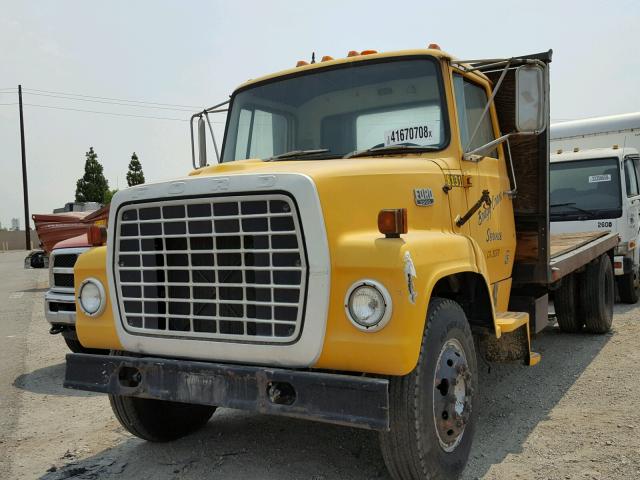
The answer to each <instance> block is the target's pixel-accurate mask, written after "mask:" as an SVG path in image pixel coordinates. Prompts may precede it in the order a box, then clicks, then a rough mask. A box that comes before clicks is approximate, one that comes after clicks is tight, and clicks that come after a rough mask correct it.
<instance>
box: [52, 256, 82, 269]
mask: <svg viewBox="0 0 640 480" xmlns="http://www.w3.org/2000/svg"><path fill="white" fill-rule="evenodd" d="M77 260H78V254H77V253H61V254H59V255H54V257H53V266H54V267H59V268H73V266H74V265H75V264H76V261H77Z"/></svg>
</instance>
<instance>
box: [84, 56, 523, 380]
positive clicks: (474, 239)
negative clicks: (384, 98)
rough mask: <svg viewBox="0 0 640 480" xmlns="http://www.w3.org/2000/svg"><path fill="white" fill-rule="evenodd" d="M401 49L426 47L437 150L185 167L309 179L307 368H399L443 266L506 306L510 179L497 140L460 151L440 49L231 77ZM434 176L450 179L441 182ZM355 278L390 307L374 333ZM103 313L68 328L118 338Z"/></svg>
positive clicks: (507, 324)
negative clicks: (477, 152)
mask: <svg viewBox="0 0 640 480" xmlns="http://www.w3.org/2000/svg"><path fill="white" fill-rule="evenodd" d="M403 55H432V56H434V57H436V58H437V59H438V61H439V62H440V64H441V66H442V69H443V81H444V88H445V91H444V94H445V99H446V103H447V105H448V107H449V113H448V115H449V125H450V131H451V139H450V143H449V145H448V146H447V147H446V148H445V149H443V150H442V151H439V152H427V153H421V154H406V155H389V156H380V157H373V158H352V159H342V160H330V161H322V160H320V161H310V160H304V161H286V162H263V161H261V160H242V161H236V162H229V163H224V164H221V165H214V166H209V167H206V168H203V169H200V170H196V171H193V172H191V173H190V175H194V176H195V175H197V176H216V175H223V176H229V175H236V174H248V173H256V174H260V173H289V172H292V173H302V174H305V175H308V176H309V177H311V178H312V179H313V181H314V183H315V184H316V186H317V190H318V193H319V197H320V202H321V206H322V211H323V215H324V222H325V225H326V230H327V237H328V242H329V253H330V261H331V289H330V299H329V301H330V304H329V314H328V318H327V330H326V335H325V342H324V346H323V351H322V353H321V356H320V358H319V359H318V361H317V363H316V364H315V365H314V367H316V368H323V369H336V370H344V371H356V372H369V373H379V374H390V375H402V374H406V373H408V372H410V371H411V370H412V369H413V368H414V367H415V365H416V362H417V359H418V355H419V351H420V344H421V340H422V336H423V331H424V326H425V318H426V312H427V308H428V304H429V299H430V296H431V292H432V290H433V288H434V285H435V284H436V282H437V281H438V280H439V279H441V278H443V277H445V276H447V275H451V274H454V273H460V272H474V273H478V274H480V275H481V276H482V278H484V280H485V282H486V285H487V291H488V292H489V294H490V297H491V305H492V311H493V312H494V317H495V316H496V314H495V312H504V311H506V310H507V307H508V300H509V296H510V290H511V279H510V277H511V270H512V267H513V256H514V255H513V253H514V252H515V241H516V240H515V226H514V218H513V205H512V199H511V198H509V197H508V196H507V195H505V194H504V192H505V191H507V190H509V189H510V185H509V180H508V175H507V166H506V163H505V158H504V152H503V149H502V147H501V146H500V147H498V148H497V150H498V158H489V157H485V158H484V159H483V160H482V161H480V162H477V163H475V162H468V161H464V160H462V154H463V147H462V145H461V142H460V138H459V130H458V126H457V125H458V121H457V116H456V115H457V114H456V109H455V95H454V92H453V80H452V78H453V77H452V75H453V71H454V69H453V68H452V67H451V65H450V63H449V62H450V59H451V57H450V56H449V55H448V54H446V53H444V52H442V51H439V50H411V51H404V52H395V53H383V54H374V55H367V56H365V57H350V58H344V59H338V60H331V61H327V62H322V63H318V64H314V65H307V66H303V67H299V68H292V69H290V70H286V71H284V72H279V73H277V74H273V75H269V76H266V77H262V78H260V79H257V80H252V81H250V82H247V83H246V84H244V85H243V86H241V88H242V87H245V86H247V85H250V84H252V83H255V82H260V81H262V80H265V79H272V78H276V77H278V76H286V75H293V74H297V73H300V72H303V71H308V70H312V69H319V68H325V67H327V66H331V65H336V64H341V63H349V62H358V61H363V60H371V59H376V58H377V59H384V58H391V57H396V56H403ZM464 75H465V76H466V77H468V78H469V79H470V80H472V81H474V82H476V83H478V84H479V85H481V86H482V87H484V88H485V89H486V90H487V93H488V94H489V93H490V82H489V81H488V79H487V78H486V77H485V76H484V75H482V74H479V73H465V74H464ZM490 115H491V119H492V121H493V124H494V132H495V135H496V136H498V135H499V134H500V130H499V128H498V126H497V125H498V124H497V116H496V112H495V110H494V109H493V107H492V108H491V110H490ZM445 185H449V186H451V187H453V188H450V189H448V191H447V192H446V193H445V190H447V189H443V187H445ZM461 187H464V188H461ZM416 188H430V189H431V190H432V191H433V196H434V204H433V205H432V206H428V207H419V206H417V205H416V204H415V201H414V194H413V191H414V189H416ZM484 189H487V190H489V191H490V195H491V197H492V206H491V208H490V211H487V210H485V209H484V208H481V212H480V213H476V214H475V215H474V216H473V217H472V218H471V219H470V220H469V221H468V222H467V223H466V224H465V225H463V226H462V227H458V226H456V225H455V222H454V219H455V218H456V217H457V216H462V215H464V214H465V213H466V212H467V211H468V210H469V208H471V206H472V205H473V204H474V203H475V202H476V201H477V200H478V199H479V198H480V196H481V192H482V190H484ZM383 208H406V209H407V211H408V225H409V231H408V233H407V234H406V235H403V236H402V238H399V239H386V238H384V236H383V235H381V234H380V233H379V232H378V230H377V214H378V212H379V211H380V210H381V209H383ZM498 234H499V235H498ZM109 241H111V239H110V240H109ZM405 252H410V254H411V257H412V259H413V262H414V265H415V268H416V272H417V276H416V277H415V278H414V279H413V280H414V286H415V290H416V291H417V298H416V299H415V303H413V302H411V301H410V299H409V292H408V285H407V279H406V278H405V275H404V255H405ZM105 255H106V252H105V249H104V248H96V249H93V250H92V251H90V252H89V253H86V254H84V255H82V256H81V257H80V259H79V261H78V263H77V265H76V269H75V271H76V282H77V283H78V282H81V281H82V279H83V278H86V277H87V276H95V277H97V278H99V279H101V281H104V284H105V286H106V284H107V283H106V278H105V258H106V256H105ZM362 279H373V280H377V281H378V282H380V283H382V284H383V285H385V286H386V287H387V289H388V290H389V292H390V294H391V297H392V304H393V315H392V318H391V320H390V321H389V323H388V324H387V325H386V326H385V327H384V328H383V329H381V330H380V331H378V332H362V331H360V330H358V329H356V328H355V327H354V326H353V325H352V324H351V323H350V322H349V320H348V318H347V316H346V313H345V309H344V296H345V292H346V291H347V289H348V288H349V287H350V286H351V285H352V284H353V283H354V282H356V281H358V280H362ZM494 285H495V295H494ZM494 296H495V298H494ZM111 312H112V309H111V308H110V306H108V307H107V309H106V310H105V313H104V314H103V315H102V316H100V317H99V318H97V319H92V318H86V317H84V316H83V315H81V314H80V313H79V315H78V333H79V336H80V340H81V342H82V343H83V344H84V345H86V346H89V347H101V348H118V345H119V341H118V338H117V335H116V332H115V328H114V326H113V321H114V320H113V318H112V313H111ZM493 320H494V327H495V330H496V335H497V336H499V335H500V332H501V329H508V328H511V327H512V326H513V325H514V324H515V323H514V321H513V319H511V320H508V319H507V318H506V317H505V318H503V321H502V323H498V324H497V325H496V318H494V319H493ZM507 320H508V321H507ZM525 322H526V320H525ZM514 328H516V327H514ZM527 329H528V326H527ZM505 331H507V330H505ZM174 341H176V342H180V341H185V340H178V339H177V340H174ZM532 361H533V360H532Z"/></svg>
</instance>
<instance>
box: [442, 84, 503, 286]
mask: <svg viewBox="0 0 640 480" xmlns="http://www.w3.org/2000/svg"><path fill="white" fill-rule="evenodd" d="M453 84H454V91H455V98H456V111H457V116H458V126H459V130H460V142H461V145H462V148H463V149H465V150H467V151H468V150H471V149H473V148H476V147H480V146H482V145H484V144H486V143H488V142H490V141H492V140H494V139H495V138H496V135H498V134H499V131H498V129H497V128H496V123H495V120H494V119H495V116H493V112H492V110H493V108H492V109H491V110H490V111H489V112H488V113H487V114H486V115H485V116H484V118H483V120H482V121H481V123H480V126H479V128H478V131H477V133H476V135H475V137H474V138H473V140H472V141H471V143H470V138H471V136H472V134H473V131H474V130H475V129H476V125H477V124H478V121H479V120H480V117H481V115H482V111H483V109H484V108H485V105H486V104H487V99H488V92H487V88H485V87H484V86H482V85H480V84H479V83H474V82H473V81H471V80H470V79H469V78H467V77H465V76H463V75H461V74H454V76H453ZM485 155H486V156H485V157H483V158H482V159H481V160H479V161H477V162H472V161H466V160H462V161H461V164H462V171H463V175H465V177H467V178H470V181H471V185H470V186H469V187H468V188H465V191H466V195H467V205H468V207H469V208H471V206H473V205H474V204H475V203H476V202H477V201H478V200H479V199H480V198H481V197H482V195H483V191H484V190H488V191H489V196H490V198H491V205H490V206H487V205H483V206H482V207H480V209H479V210H478V212H477V213H476V214H475V215H474V216H473V217H472V218H471V219H470V220H469V222H468V223H469V228H470V232H471V236H472V237H473V238H474V239H475V240H476V242H478V244H479V246H480V248H481V249H482V251H483V253H484V257H485V260H486V263H487V267H488V270H489V275H490V281H491V283H495V282H498V281H501V280H504V279H507V278H509V277H510V276H511V269H512V266H513V258H514V255H515V245H516V238H515V224H514V217H513V204H512V199H511V198H510V197H509V196H508V195H506V193H505V192H507V191H509V190H510V189H511V186H510V181H509V176H508V174H507V166H506V163H505V158H504V155H503V153H502V149H501V148H496V149H495V150H493V151H490V152H487V153H485Z"/></svg>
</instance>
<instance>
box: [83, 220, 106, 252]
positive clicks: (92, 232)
mask: <svg viewBox="0 0 640 480" xmlns="http://www.w3.org/2000/svg"><path fill="white" fill-rule="evenodd" d="M87 241H88V242H89V245H93V246H94V247H98V246H100V245H104V244H105V243H107V229H106V228H105V227H101V226H99V225H91V226H90V227H89V231H88V232H87Z"/></svg>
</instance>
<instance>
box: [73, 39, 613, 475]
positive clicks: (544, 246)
mask: <svg viewBox="0 0 640 480" xmlns="http://www.w3.org/2000/svg"><path fill="white" fill-rule="evenodd" d="M550 62H551V51H549V52H545V53H542V54H535V55H528V56H522V57H515V58H505V59H484V60H458V59H456V58H454V57H452V56H451V55H449V54H447V53H445V52H444V51H442V50H441V49H440V48H439V47H437V46H436V45H431V46H430V47H429V48H427V49H418V50H409V51H400V52H393V53H377V52H375V51H370V50H367V51H363V52H349V55H348V56H347V57H345V58H341V59H333V58H331V57H323V58H322V60H321V61H319V62H312V63H307V62H303V61H301V62H298V65H297V66H296V67H295V68H292V69H290V70H286V71H283V72H279V73H275V74H272V75H268V76H265V77H262V78H259V79H256V80H251V81H248V82H246V83H244V84H243V85H241V86H240V87H239V88H237V89H236V90H235V91H234V92H233V94H232V95H231V97H230V101H228V102H224V103H223V104H219V105H216V106H215V107H212V108H210V109H207V110H205V111H203V112H199V113H197V114H196V115H194V117H193V118H192V136H191V138H192V147H193V153H192V157H193V163H194V170H193V171H192V172H191V173H190V174H189V175H188V176H186V177H184V178H180V179H176V180H173V181H168V182H162V183H155V184H146V185H140V186H136V187H133V188H129V189H126V190H121V191H119V192H118V193H117V194H116V196H115V197H114V199H113V202H112V203H111V212H110V218H109V222H108V231H107V243H106V246H101V247H96V248H93V249H91V250H90V251H88V252H86V253H84V254H83V255H81V256H80V258H79V259H78V261H77V263H76V265H75V269H74V272H75V291H76V301H77V306H78V310H77V311H78V313H77V332H78V338H79V340H80V342H81V343H82V344H83V345H84V346H85V347H87V348H96V349H109V350H111V355H110V356H100V355H87V354H69V355H68V356H67V369H66V378H65V386H66V387H68V388H74V389H80V390H89V391H95V392H103V393H107V394H108V395H109V398H110V401H111V406H112V409H113V412H114V414H115V416H116V417H117V418H118V420H119V421H120V422H121V423H122V425H123V426H124V427H125V428H126V429H127V430H129V431H130V432H131V433H133V434H134V435H137V436H139V437H141V438H143V439H147V440H150V441H168V440H173V439H176V438H178V437H181V436H183V435H186V434H188V433H189V432H192V431H193V430H195V429H197V428H199V427H201V426H203V425H204V424H206V423H207V422H208V421H209V419H210V417H211V415H212V414H213V413H214V411H215V410H216V408H217V407H230V408H239V409H246V410H252V411H256V412H261V413H266V414H278V415H288V416H292V417H300V418H307V419H311V420H317V421H324V422H331V423H337V424H342V425H348V426H355V427H361V428H368V429H374V430H377V431H379V432H380V441H381V445H382V453H383V456H384V460H385V462H386V464H387V466H388V469H389V472H390V473H391V475H392V477H393V478H395V479H422V478H454V477H456V476H458V475H459V473H460V472H461V471H462V470H463V468H464V465H465V463H466V460H467V457H468V455H469V449H470V447H471V442H472V439H473V434H474V429H475V425H476V414H477V407H476V405H474V402H476V401H477V398H478V397H477V395H478V388H481V387H482V386H481V385H478V363H477V359H476V356H477V355H482V356H484V357H485V358H487V359H488V360H489V361H500V362H516V361H520V362H524V363H525V364H527V365H535V364H536V363H537V362H538V361H539V360H540V356H539V355H538V354H536V353H534V352H533V351H532V349H531V337H532V336H533V334H534V333H535V332H537V331H539V330H541V329H542V328H544V327H545V326H547V324H548V321H549V317H548V302H549V295H552V296H555V302H556V315H557V316H558V317H559V318H562V320H563V322H562V323H561V326H562V325H569V324H571V325H573V326H575V325H579V328H578V329H581V330H586V331H589V332H596V333H602V332H606V331H607V330H608V329H609V328H610V326H611V321H612V308H613V296H614V289H613V272H612V265H611V258H612V254H613V249H614V248H615V245H616V244H617V241H618V239H617V236H616V235H615V234H609V233H607V232H597V233H593V234H591V233H586V234H585V233H581V234H571V235H563V236H558V237H553V238H552V237H551V236H550V233H549V214H548V198H549V140H548V133H547V126H548V112H549V81H548V67H549V63H550ZM222 111H224V112H225V113H226V128H225V135H224V139H223V142H222V143H221V148H220V151H219V152H218V142H215V139H213V142H211V140H212V139H211V138H210V136H209V134H207V123H208V122H209V126H210V119H209V117H210V116H213V115H216V114H217V113H219V112H222ZM194 122H196V123H197V129H196V130H197V132H198V138H197V141H194V133H193V132H194V128H193V125H194ZM212 134H213V131H211V135H212ZM212 143H213V146H214V147H215V157H216V158H215V160H214V159H213V156H212V158H211V160H209V159H208V157H207V155H206V146H207V144H208V145H211V144H212ZM196 151H197V153H196ZM196 159H197V160H196ZM99 237H100V235H98V238H99ZM572 330H575V329H572ZM476 340H477V341H476Z"/></svg>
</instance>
